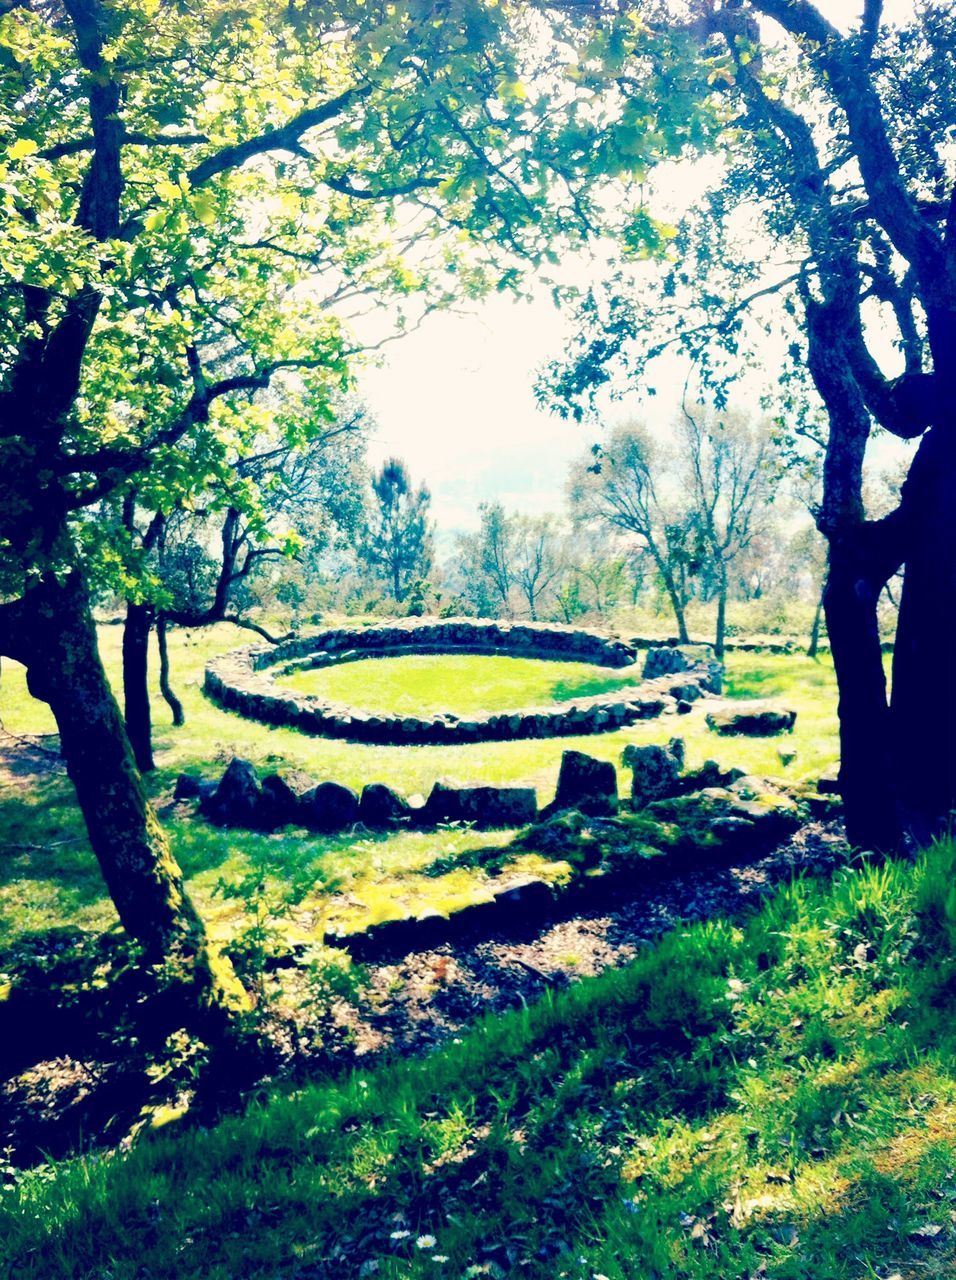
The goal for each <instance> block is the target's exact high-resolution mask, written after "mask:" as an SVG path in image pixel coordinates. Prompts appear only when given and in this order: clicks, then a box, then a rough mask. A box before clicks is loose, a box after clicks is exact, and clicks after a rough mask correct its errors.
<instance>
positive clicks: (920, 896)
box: [0, 847, 956, 1280]
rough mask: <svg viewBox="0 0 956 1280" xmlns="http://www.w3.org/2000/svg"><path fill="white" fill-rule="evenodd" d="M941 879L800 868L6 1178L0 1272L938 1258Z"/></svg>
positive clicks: (946, 975)
mask: <svg viewBox="0 0 956 1280" xmlns="http://www.w3.org/2000/svg"><path fill="white" fill-rule="evenodd" d="M954 877H956V852H954V850H953V848H951V847H944V848H940V849H936V850H932V851H930V853H929V854H928V855H926V856H925V857H924V858H923V859H922V860H921V861H920V862H919V863H917V864H913V863H909V862H896V863H889V864H886V865H884V866H869V867H867V866H855V867H849V868H846V869H844V870H842V871H840V872H838V873H837V875H836V877H835V878H834V880H833V882H832V883H830V882H824V881H812V880H801V881H797V882H796V883H794V884H793V885H792V886H791V887H789V888H786V889H783V890H782V891H780V892H779V893H778V894H777V895H776V896H775V897H774V898H773V899H772V900H770V901H769V902H768V903H767V904H766V905H765V906H764V907H763V908H762V909H761V910H760V911H759V913H756V914H754V915H752V916H750V917H749V918H748V919H746V920H745V921H743V922H742V923H740V924H735V923H732V922H728V921H725V920H714V921H710V922H707V923H704V924H699V925H695V926H692V927H690V928H687V929H686V930H680V929H678V930H676V931H674V932H672V933H671V934H668V935H667V936H665V937H664V938H663V939H662V940H661V941H660V942H659V943H658V944H657V945H656V946H654V947H653V948H649V949H647V950H646V951H645V952H644V953H643V954H642V955H641V956H640V957H639V958H638V960H637V961H636V962H635V963H634V964H632V965H631V966H630V967H628V968H626V969H623V970H618V971H614V972H609V973H606V974H605V975H603V976H602V977H600V978H597V979H587V980H584V981H582V982H580V983H579V984H577V985H576V986H574V987H572V988H571V989H570V990H569V991H568V992H566V993H563V994H558V995H551V996H549V997H548V998H546V999H543V1000H542V1001H540V1002H539V1003H537V1004H535V1005H533V1006H531V1007H529V1008H525V1009H522V1010H520V1011H518V1012H515V1013H513V1014H510V1015H506V1016H504V1017H499V1018H496V1019H487V1020H485V1021H484V1022H482V1023H480V1024H479V1025H478V1026H477V1027H476V1028H475V1029H474V1030H473V1031H471V1032H470V1033H468V1034H467V1035H465V1036H463V1037H462V1038H461V1040H460V1041H458V1042H456V1043H454V1044H452V1045H449V1046H448V1047H447V1048H445V1049H443V1050H441V1051H439V1052H436V1053H432V1054H430V1055H428V1056H427V1057H426V1058H424V1059H422V1060H420V1061H413V1062H410V1061H400V1062H397V1063H394V1064H388V1063H386V1064H383V1065H381V1066H379V1067H376V1068H375V1069H371V1070H366V1071H361V1072H355V1073H351V1074H347V1075H345V1076H341V1077H338V1078H332V1079H328V1080H324V1081H319V1082H317V1083H315V1082H314V1083H310V1084H307V1085H304V1086H302V1085H300V1086H298V1087H292V1088H286V1089H283V1090H278V1091H276V1092H274V1093H273V1094H271V1095H267V1096H262V1097H260V1098H259V1099H258V1100H256V1101H254V1102H253V1103H252V1104H251V1105H250V1106H249V1108H248V1110H247V1111H246V1112H245V1114H243V1115H240V1116H236V1117H233V1118H228V1119H225V1120H223V1121H221V1122H220V1123H219V1124H217V1125H216V1126H215V1127H213V1128H211V1129H199V1128H195V1127H180V1128H178V1129H177V1128H175V1127H172V1128H167V1129H166V1130H161V1131H160V1132H159V1133H158V1134H157V1135H156V1136H154V1137H152V1138H150V1139H148V1140H143V1141H141V1142H140V1143H139V1144H138V1145H137V1146H135V1147H134V1148H133V1150H132V1151H131V1152H128V1153H123V1152H116V1153H113V1154H111V1155H108V1156H102V1155H95V1156H94V1155H91V1156H87V1157H80V1158H74V1159H71V1160H68V1161H65V1162H62V1163H60V1164H56V1165H54V1164H50V1165H47V1166H43V1167H41V1168H39V1169H37V1170H35V1171H31V1172H29V1173H26V1174H22V1175H18V1176H14V1177H10V1178H9V1185H8V1188H7V1190H6V1192H5V1193H2V1194H0V1273H2V1274H4V1275H9V1276H10V1278H11V1280H57V1278H59V1277H63V1278H66V1277H69V1278H71V1280H93V1278H94V1277H95V1278H96V1280H105V1278H106V1277H109V1278H110V1280H140V1278H145V1277H148V1276H155V1277H159V1276H162V1277H170V1278H174V1280H237V1278H238V1277H242V1278H243V1280H257V1278H261V1280H267V1278H268V1280H305V1278H306V1277H308V1280H353V1278H354V1280H363V1278H365V1277H371V1276H375V1277H378V1278H379V1280H427V1278H428V1277H449V1278H452V1277H453V1278H454V1280H484V1278H486V1277H490V1278H491V1280H508V1278H509V1277H512V1276H514V1277H527V1278H528V1280H553V1278H554V1280H562V1278H563V1280H604V1278H605V1277H606V1278H607V1280H728V1278H730V1277H734V1278H738V1277H739V1278H741V1280H746V1278H748V1277H757V1278H758V1280H810V1278H811V1277H812V1280H876V1278H877V1277H879V1278H881V1280H888V1278H889V1277H891V1276H898V1277H900V1280H916V1278H917V1277H919V1278H920V1280H926V1278H928V1277H932V1278H933V1280H944V1278H945V1277H953V1276H954V1275H956V1250H954V1225H953V1220H954V1209H956V1081H954V1077H953V1066H954V1057H953V1051H954V1048H956V1038H954V1030H956V1020H954V1017H953V1014H954V1012H956V1010H954V1007H953V1004H954V992H956V967H954V959H953V954H954V953H953V944H954V942H956V899H954V895H953V890H952V885H953V881H954ZM4 1258H5V1259H6V1268H4V1266H3V1260H4Z"/></svg>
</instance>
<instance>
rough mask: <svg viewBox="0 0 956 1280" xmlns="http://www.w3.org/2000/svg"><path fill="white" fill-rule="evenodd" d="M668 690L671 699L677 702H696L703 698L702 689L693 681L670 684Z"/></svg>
mask: <svg viewBox="0 0 956 1280" xmlns="http://www.w3.org/2000/svg"><path fill="white" fill-rule="evenodd" d="M669 688H670V695H671V697H672V698H676V699H677V701H678V702H696V701H697V699H698V698H702V697H703V696H704V691H703V689H702V688H701V687H700V685H699V684H697V682H696V681H693V680H687V681H684V682H682V683H680V684H672V685H670V686H669Z"/></svg>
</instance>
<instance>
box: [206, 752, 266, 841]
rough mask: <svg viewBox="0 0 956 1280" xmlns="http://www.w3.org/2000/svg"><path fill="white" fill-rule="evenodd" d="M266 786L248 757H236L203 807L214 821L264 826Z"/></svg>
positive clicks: (227, 823)
mask: <svg viewBox="0 0 956 1280" xmlns="http://www.w3.org/2000/svg"><path fill="white" fill-rule="evenodd" d="M261 801H262V788H261V787H260V785H259V776H258V774H257V773H256V771H255V769H254V767H253V766H252V765H251V764H250V763H249V761H248V760H242V759H240V758H239V756H234V757H233V758H232V760H230V761H229V764H228V765H227V766H226V771H225V773H224V774H223V775H222V777H221V778H220V780H219V785H218V786H217V787H216V790H215V791H214V792H213V793H212V795H211V796H210V797H209V798H208V800H207V801H206V802H205V804H204V806H203V811H204V812H205V814H206V816H207V817H208V818H210V819H211V820H212V821H213V822H217V823H220V824H222V825H223V826H230V827H258V826H259V825H261Z"/></svg>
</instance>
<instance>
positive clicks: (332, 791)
mask: <svg viewBox="0 0 956 1280" xmlns="http://www.w3.org/2000/svg"><path fill="white" fill-rule="evenodd" d="M302 812H303V823H304V825H305V826H307V827H309V828H310V829H312V830H314V831H321V832H322V833H323V834H324V835H333V834H334V833H335V832H336V831H344V830H345V828H346V827H351V826H354V824H355V823H356V822H358V816H359V798H358V796H357V795H356V794H355V792H354V791H352V790H351V788H349V787H343V786H342V784H341V783H340V782H320V783H319V785H318V786H317V787H314V788H313V789H312V790H311V791H309V792H307V793H306V795H305V796H303V798H302Z"/></svg>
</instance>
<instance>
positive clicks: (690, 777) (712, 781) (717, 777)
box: [680, 760, 745, 793]
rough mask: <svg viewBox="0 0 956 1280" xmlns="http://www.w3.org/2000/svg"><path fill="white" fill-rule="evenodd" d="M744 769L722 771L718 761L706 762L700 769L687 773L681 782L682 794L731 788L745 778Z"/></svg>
mask: <svg viewBox="0 0 956 1280" xmlns="http://www.w3.org/2000/svg"><path fill="white" fill-rule="evenodd" d="M744 774H745V771H744V770H743V769H736V768H730V769H722V768H721V767H720V765H719V764H718V763H717V761H716V760H705V761H704V763H703V764H702V765H701V766H700V768H699V769H691V770H690V771H689V772H688V773H685V774H684V775H683V776H682V778H681V780H680V782H681V787H680V789H681V792H682V793H686V792H688V791H703V790H705V789H706V788H707V787H729V786H730V784H731V783H732V782H736V781H737V779H738V778H742V777H744Z"/></svg>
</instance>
